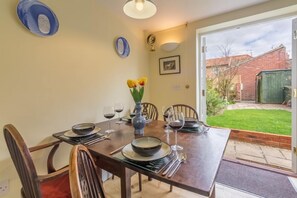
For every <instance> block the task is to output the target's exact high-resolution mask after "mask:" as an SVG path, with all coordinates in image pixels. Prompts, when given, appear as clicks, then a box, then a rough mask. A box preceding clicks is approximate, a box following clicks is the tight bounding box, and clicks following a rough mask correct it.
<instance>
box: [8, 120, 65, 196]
mask: <svg viewBox="0 0 297 198" xmlns="http://www.w3.org/2000/svg"><path fill="white" fill-rule="evenodd" d="M3 132H4V137H5V141H6V144H7V147H8V150H9V152H10V155H11V158H12V161H13V163H14V165H15V167H16V170H17V172H18V175H19V178H20V180H21V183H22V188H21V195H22V197H24V198H40V197H42V198H50V197H53V195H54V196H55V197H63V198H68V197H69V198H70V197H71V193H70V186H69V174H68V173H69V169H68V167H64V168H62V169H60V170H58V171H57V170H55V168H54V167H53V156H54V154H55V152H56V150H57V149H58V147H59V144H60V143H61V141H55V142H51V143H47V144H44V145H38V146H35V147H31V148H28V147H27V146H26V144H25V141H24V140H23V138H22V136H21V135H20V133H19V132H18V131H17V129H16V128H15V127H14V126H13V125H11V124H8V125H5V126H4V128H3ZM51 146H53V148H52V149H51V151H50V153H49V156H48V159H47V166H48V174H47V175H37V172H36V169H35V166H34V163H33V160H32V157H31V154H30V153H31V152H34V151H38V150H41V149H44V148H48V147H51Z"/></svg>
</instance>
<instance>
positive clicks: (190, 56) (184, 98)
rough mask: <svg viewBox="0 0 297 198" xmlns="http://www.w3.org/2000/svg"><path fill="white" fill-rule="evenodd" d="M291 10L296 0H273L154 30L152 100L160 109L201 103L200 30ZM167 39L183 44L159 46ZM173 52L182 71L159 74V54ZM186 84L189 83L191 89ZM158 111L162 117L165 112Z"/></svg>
mask: <svg viewBox="0 0 297 198" xmlns="http://www.w3.org/2000/svg"><path fill="white" fill-rule="evenodd" d="M290 12H292V13H293V12H295V13H296V12H297V1H296V0H282V1H280V0H272V1H268V2H266V3H263V4H260V5H256V6H252V7H249V8H245V9H241V10H236V11H233V12H229V13H226V14H221V15H218V16H214V17H210V18H206V19H202V20H198V21H195V22H192V23H188V24H187V25H186V24H185V25H181V26H178V27H175V28H172V29H168V30H164V31H159V32H154V33H153V34H154V35H155V36H156V40H157V42H156V46H155V48H156V51H155V52H151V53H150V68H151V69H150V73H151V75H150V79H151V84H150V85H151V86H150V95H151V102H152V103H154V104H155V105H156V106H157V108H158V109H162V106H163V105H171V104H175V103H184V104H188V105H191V106H193V107H196V106H198V104H197V98H196V94H197V91H196V90H197V86H198V81H197V79H196V73H197V62H199V61H200V60H199V59H198V58H197V54H198V51H197V49H196V45H197V30H199V31H204V32H205V31H213V30H215V29H219V28H226V27H227V26H232V25H234V24H236V23H237V24H238V23H248V22H251V21H257V20H262V19H264V18H267V17H271V16H279V15H282V14H284V13H290ZM148 34H150V33H149V32H147V33H146V35H148ZM167 41H177V42H180V46H179V48H177V49H176V50H175V51H172V52H164V51H162V50H161V49H160V45H161V44H162V43H165V42H167ZM173 55H180V56H181V74H172V75H159V58H161V57H167V56H173ZM186 85H189V88H188V89H187V88H186ZM159 115H160V116H159V118H160V119H161V116H162V114H159Z"/></svg>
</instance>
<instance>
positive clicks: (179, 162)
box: [167, 161, 181, 178]
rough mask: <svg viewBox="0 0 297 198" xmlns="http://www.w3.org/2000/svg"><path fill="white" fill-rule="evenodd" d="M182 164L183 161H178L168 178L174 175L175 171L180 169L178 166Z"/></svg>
mask: <svg viewBox="0 0 297 198" xmlns="http://www.w3.org/2000/svg"><path fill="white" fill-rule="evenodd" d="M180 165H181V161H178V162H177V163H176V165H175V166H174V167H173V168H172V170H171V171H170V173H169V174H168V176H167V177H168V178H170V177H172V176H173V175H174V173H175V172H176V171H177V170H178V168H179V167H180Z"/></svg>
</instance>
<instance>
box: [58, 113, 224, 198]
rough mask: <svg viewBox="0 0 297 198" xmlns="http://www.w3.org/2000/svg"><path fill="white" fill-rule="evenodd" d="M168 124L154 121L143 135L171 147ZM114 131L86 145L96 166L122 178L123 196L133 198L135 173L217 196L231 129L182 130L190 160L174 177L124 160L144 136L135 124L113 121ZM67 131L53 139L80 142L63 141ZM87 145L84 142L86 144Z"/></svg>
mask: <svg viewBox="0 0 297 198" xmlns="http://www.w3.org/2000/svg"><path fill="white" fill-rule="evenodd" d="M165 124H166V123H165V122H164V121H161V120H153V121H151V122H150V123H148V124H146V126H145V128H144V134H143V136H153V137H157V138H159V139H160V140H161V141H162V142H164V143H165V144H168V145H173V144H175V135H174V133H173V132H171V133H165V132H164V126H165ZM111 126H112V128H113V129H114V132H113V133H112V134H111V135H110V136H109V138H108V139H106V140H103V141H99V142H97V143H94V144H91V145H88V144H85V146H86V147H87V148H88V150H89V151H90V153H91V154H92V156H93V157H94V161H95V163H96V165H97V166H98V167H99V168H100V169H103V170H106V171H108V172H110V173H112V174H114V175H116V176H118V177H119V178H120V181H121V182H120V185H121V197H123V198H129V197H131V176H132V175H133V174H134V173H135V172H138V173H141V174H143V175H147V176H148V177H149V178H153V179H156V180H159V181H162V182H165V183H167V184H170V185H172V186H176V187H179V188H182V189H185V190H188V191H191V192H194V193H197V194H200V195H202V196H205V197H212V198H213V197H215V196H216V194H215V181H216V176H217V173H218V170H219V167H220V164H221V161H222V158H223V154H224V151H225V148H226V145H227V142H228V139H229V136H230V129H227V128H215V127H210V128H209V129H208V130H207V132H204V133H198V132H189V131H183V130H182V129H181V130H180V131H178V133H177V140H178V144H179V145H181V146H182V147H183V150H182V151H181V152H182V153H185V154H186V156H187V159H186V161H185V163H182V164H181V166H180V167H179V169H178V170H177V172H176V173H175V174H174V175H173V176H172V177H170V178H169V177H167V176H166V175H165V176H164V175H163V174H162V172H163V171H164V169H165V168H166V166H167V165H166V166H165V165H164V169H162V170H158V171H156V170H154V171H152V170H149V169H147V168H146V167H144V166H142V165H141V163H140V165H139V164H138V163H137V162H134V161H131V160H129V159H126V158H125V156H124V157H123V155H122V154H123V153H122V148H123V147H127V145H129V144H131V142H132V140H133V139H135V138H139V137H140V136H141V135H135V134H134V128H133V126H132V124H131V123H129V122H125V123H123V124H116V119H115V120H111ZM96 127H97V128H100V129H101V131H100V133H102V134H104V131H105V130H106V129H108V123H107V122H100V123H96ZM64 133H65V131H62V132H58V133H54V134H53V136H54V137H56V138H58V139H61V140H63V141H65V142H67V143H69V144H72V145H74V144H78V143H80V142H77V141H72V140H71V138H63V137H64V136H63V134H64ZM82 144H83V143H82Z"/></svg>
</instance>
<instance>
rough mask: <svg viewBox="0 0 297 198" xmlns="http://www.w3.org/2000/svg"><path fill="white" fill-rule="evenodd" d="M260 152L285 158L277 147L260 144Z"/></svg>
mask: <svg viewBox="0 0 297 198" xmlns="http://www.w3.org/2000/svg"><path fill="white" fill-rule="evenodd" d="M260 148H261V149H262V152H263V153H264V155H265V156H266V155H267V156H272V157H278V158H283V159H285V156H284V155H283V154H282V153H281V152H280V149H279V148H274V147H269V146H260Z"/></svg>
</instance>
